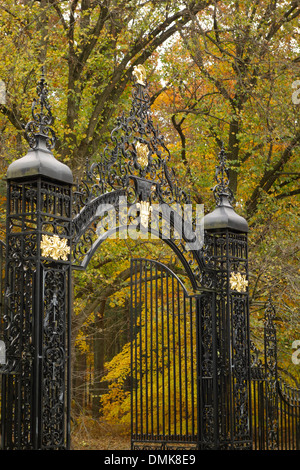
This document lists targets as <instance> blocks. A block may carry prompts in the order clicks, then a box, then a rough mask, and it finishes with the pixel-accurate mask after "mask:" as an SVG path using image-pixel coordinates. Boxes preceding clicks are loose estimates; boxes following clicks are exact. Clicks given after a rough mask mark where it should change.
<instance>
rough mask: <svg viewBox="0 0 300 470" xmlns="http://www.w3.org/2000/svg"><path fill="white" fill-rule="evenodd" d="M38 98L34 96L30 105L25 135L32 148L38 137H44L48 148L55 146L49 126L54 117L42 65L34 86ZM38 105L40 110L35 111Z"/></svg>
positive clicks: (54, 139)
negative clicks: (30, 119)
mask: <svg viewBox="0 0 300 470" xmlns="http://www.w3.org/2000/svg"><path fill="white" fill-rule="evenodd" d="M36 91H37V95H38V98H37V99H36V98H34V100H33V102H32V106H31V114H32V117H33V120H32V121H29V122H28V123H27V124H26V126H25V137H26V139H27V141H28V143H29V145H30V147H31V148H32V149H35V148H36V147H37V145H38V141H39V139H38V137H39V136H42V137H44V138H46V146H47V148H48V149H49V150H51V149H53V148H54V147H55V142H56V135H55V132H54V130H53V129H52V128H51V127H50V126H51V125H52V124H53V122H54V118H53V116H52V113H51V106H50V105H49V102H48V88H47V83H46V80H45V76H44V67H42V76H41V79H40V81H39V82H38V84H37V87H36ZM38 106H40V111H39V112H36V109H37V107H38Z"/></svg>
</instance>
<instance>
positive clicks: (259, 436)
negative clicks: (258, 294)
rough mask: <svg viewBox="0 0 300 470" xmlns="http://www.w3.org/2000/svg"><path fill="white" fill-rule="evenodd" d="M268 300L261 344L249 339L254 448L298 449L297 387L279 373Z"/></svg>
mask: <svg viewBox="0 0 300 470" xmlns="http://www.w3.org/2000/svg"><path fill="white" fill-rule="evenodd" d="M275 316H276V310H275V307H274V305H273V304H272V302H271V300H269V301H268V302H267V303H266V306H265V326H264V348H263V352H262V353H259V351H258V349H257V348H256V346H255V345H254V343H252V346H251V351H252V358H251V400H252V434H253V449H254V450H300V389H299V388H293V387H292V386H291V385H288V384H287V383H286V382H285V381H284V380H282V378H281V377H279V376H278V371H277V368H278V364H277V338H276V326H275V323H274V318H275Z"/></svg>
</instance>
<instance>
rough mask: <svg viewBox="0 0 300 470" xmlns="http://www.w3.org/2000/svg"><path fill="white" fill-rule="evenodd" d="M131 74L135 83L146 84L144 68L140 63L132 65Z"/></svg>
mask: <svg viewBox="0 0 300 470" xmlns="http://www.w3.org/2000/svg"><path fill="white" fill-rule="evenodd" d="M132 75H133V76H134V77H135V78H136V81H137V83H139V84H140V85H143V86H146V83H145V82H146V70H145V68H144V67H143V65H142V64H140V65H135V66H134V67H133V72H132Z"/></svg>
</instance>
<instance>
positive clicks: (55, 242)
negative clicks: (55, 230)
mask: <svg viewBox="0 0 300 470" xmlns="http://www.w3.org/2000/svg"><path fill="white" fill-rule="evenodd" d="M41 254H42V256H44V257H45V258H53V259H56V260H59V259H61V260H64V261H67V260H68V255H69V254H70V247H69V246H68V240H67V239H66V238H60V237H59V236H58V235H53V236H52V237H50V236H48V235H42V240H41Z"/></svg>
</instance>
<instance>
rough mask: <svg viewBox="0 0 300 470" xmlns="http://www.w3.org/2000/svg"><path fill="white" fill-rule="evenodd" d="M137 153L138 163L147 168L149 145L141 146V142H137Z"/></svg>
mask: <svg viewBox="0 0 300 470" xmlns="http://www.w3.org/2000/svg"><path fill="white" fill-rule="evenodd" d="M135 148H136V153H137V162H138V164H139V165H141V166H142V167H145V166H146V165H148V152H149V149H148V145H147V144H141V142H137V144H136V146H135Z"/></svg>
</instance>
